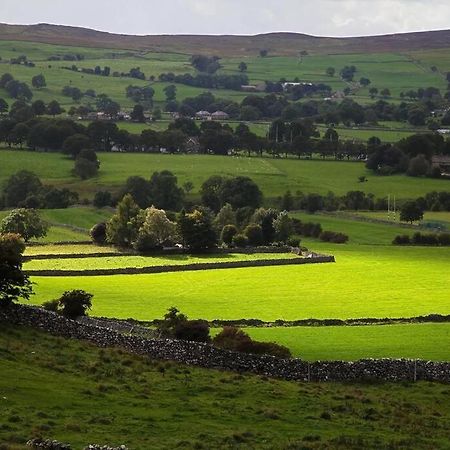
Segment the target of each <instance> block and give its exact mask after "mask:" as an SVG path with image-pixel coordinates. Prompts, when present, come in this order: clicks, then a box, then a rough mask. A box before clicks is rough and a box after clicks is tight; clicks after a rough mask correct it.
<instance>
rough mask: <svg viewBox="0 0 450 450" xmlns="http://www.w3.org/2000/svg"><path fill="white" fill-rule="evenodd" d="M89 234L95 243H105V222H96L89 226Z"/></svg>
mask: <svg viewBox="0 0 450 450" xmlns="http://www.w3.org/2000/svg"><path fill="white" fill-rule="evenodd" d="M89 234H90V236H91V239H92V241H93V242H95V243H96V244H97V245H104V244H105V243H106V223H104V222H101V223H97V224H96V225H94V226H93V227H92V228H91V231H90V232H89Z"/></svg>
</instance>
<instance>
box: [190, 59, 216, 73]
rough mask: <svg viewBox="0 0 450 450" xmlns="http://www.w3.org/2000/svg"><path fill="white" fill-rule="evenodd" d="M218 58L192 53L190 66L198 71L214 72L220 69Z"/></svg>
mask: <svg viewBox="0 0 450 450" xmlns="http://www.w3.org/2000/svg"><path fill="white" fill-rule="evenodd" d="M219 61H220V58H219V57H218V56H205V55H193V56H192V57H191V64H192V66H193V67H194V68H195V69H196V70H198V71H199V72H206V73H210V74H212V73H215V72H217V71H218V70H219V69H220V67H221V66H220V63H219Z"/></svg>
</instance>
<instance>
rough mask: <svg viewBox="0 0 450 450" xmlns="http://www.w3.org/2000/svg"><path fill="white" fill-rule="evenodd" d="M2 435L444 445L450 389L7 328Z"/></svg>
mask: <svg viewBox="0 0 450 450" xmlns="http://www.w3.org/2000/svg"><path fill="white" fill-rule="evenodd" d="M0 354H1V358H2V361H1V365H0V402H1V403H0V404H1V407H0V442H1V443H2V445H3V448H10V449H16V450H18V449H25V448H26V447H25V446H24V443H25V441H26V440H27V439H28V438H31V437H33V436H45V437H48V438H54V439H58V440H60V441H64V442H70V443H71V444H72V445H73V448H74V450H79V449H81V448H83V447H84V446H85V445H86V444H88V443H93V442H97V443H101V444H105V443H108V444H110V445H119V444H126V445H128V447H129V448H130V449H133V450H148V449H173V448H187V449H194V448H196V449H209V448H224V449H227V448H229V449H235V448H261V449H288V448H289V449H292V448H345V449H360V448H368V449H369V448H370V449H379V448H415V449H430V448H433V449H438V448H442V449H443V448H446V447H447V446H448V443H449V439H450V436H449V431H448V430H449V429H450V403H449V402H448V401H447V399H448V396H449V394H450V390H449V388H448V387H447V386H445V385H441V384H431V383H418V384H410V383H401V384H392V383H381V384H374V385H370V384H353V385H345V384H338V383H330V384H318V383H311V384H306V383H293V382H283V381H277V380H267V379H264V378H261V377H256V376H249V375H236V374H233V373H226V372H219V371H213V370H205V369H196V368H191V367H186V366H182V365H178V364H174V363H163V362H153V361H150V360H148V359H146V358H143V357H136V356H132V355H129V354H126V353H124V352H123V351H121V350H113V349H112V350H109V349H106V350H100V349H97V348H95V347H93V346H91V345H88V344H85V343H82V342H76V341H67V340H64V339H61V338H55V337H51V336H49V335H46V334H43V333H41V332H37V331H31V330H28V329H25V328H17V327H10V326H4V325H3V326H2V327H1V328H0Z"/></svg>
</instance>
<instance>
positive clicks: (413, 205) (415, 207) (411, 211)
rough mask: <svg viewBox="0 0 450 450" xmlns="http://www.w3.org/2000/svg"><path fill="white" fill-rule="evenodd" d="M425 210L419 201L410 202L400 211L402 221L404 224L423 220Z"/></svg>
mask: <svg viewBox="0 0 450 450" xmlns="http://www.w3.org/2000/svg"><path fill="white" fill-rule="evenodd" d="M423 213H424V210H423V208H422V207H421V206H420V205H419V203H418V202H417V201H414V200H413V201H408V202H406V203H405V204H404V205H403V206H402V207H401V209H400V220H401V221H402V222H410V223H411V224H412V223H413V222H414V221H418V220H422V219H423Z"/></svg>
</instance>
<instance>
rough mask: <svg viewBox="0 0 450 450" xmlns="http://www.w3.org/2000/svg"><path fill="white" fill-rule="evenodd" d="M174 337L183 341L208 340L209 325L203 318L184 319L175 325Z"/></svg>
mask: <svg viewBox="0 0 450 450" xmlns="http://www.w3.org/2000/svg"><path fill="white" fill-rule="evenodd" d="M175 338H176V339H181V340H183V341H194V342H209V341H210V337H209V325H208V322H205V321H204V320H186V321H182V322H180V323H179V324H178V325H177V326H176V327H175Z"/></svg>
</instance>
